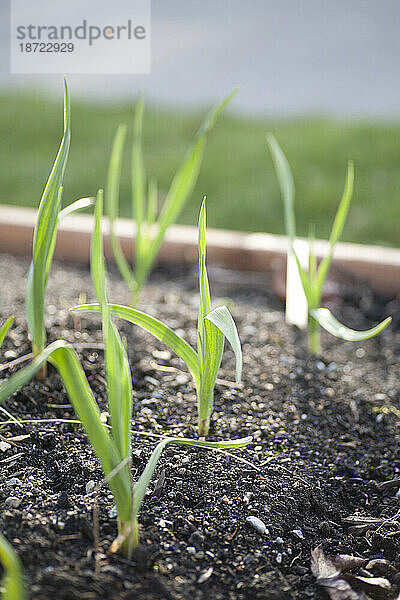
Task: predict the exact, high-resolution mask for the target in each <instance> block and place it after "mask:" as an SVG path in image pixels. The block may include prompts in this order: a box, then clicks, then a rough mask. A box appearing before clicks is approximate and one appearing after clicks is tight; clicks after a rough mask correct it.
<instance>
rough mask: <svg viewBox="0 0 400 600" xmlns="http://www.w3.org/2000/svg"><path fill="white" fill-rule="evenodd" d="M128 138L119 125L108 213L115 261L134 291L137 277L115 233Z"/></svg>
mask: <svg viewBox="0 0 400 600" xmlns="http://www.w3.org/2000/svg"><path fill="white" fill-rule="evenodd" d="M125 138H126V125H123V124H121V125H119V127H118V129H117V131H116V134H115V137H114V141H113V145H112V150H111V158H110V163H109V166H108V173H107V185H106V194H105V197H106V214H107V217H108V221H109V224H110V242H111V248H112V251H113V255H114V258H115V262H116V263H117V267H118V269H119V272H120V273H121V275H122V277H123V279H124V280H125V283H126V285H127V286H128V288H129V289H130V290H131V292H133V291H134V290H135V285H136V282H135V277H134V275H133V273H132V270H131V268H130V266H129V263H128V261H127V260H126V258H125V255H124V253H123V251H122V248H121V245H120V243H119V240H118V237H117V234H116V233H115V220H116V219H117V217H118V209H119V187H120V181H121V169H122V154H123V150H124V144H125Z"/></svg>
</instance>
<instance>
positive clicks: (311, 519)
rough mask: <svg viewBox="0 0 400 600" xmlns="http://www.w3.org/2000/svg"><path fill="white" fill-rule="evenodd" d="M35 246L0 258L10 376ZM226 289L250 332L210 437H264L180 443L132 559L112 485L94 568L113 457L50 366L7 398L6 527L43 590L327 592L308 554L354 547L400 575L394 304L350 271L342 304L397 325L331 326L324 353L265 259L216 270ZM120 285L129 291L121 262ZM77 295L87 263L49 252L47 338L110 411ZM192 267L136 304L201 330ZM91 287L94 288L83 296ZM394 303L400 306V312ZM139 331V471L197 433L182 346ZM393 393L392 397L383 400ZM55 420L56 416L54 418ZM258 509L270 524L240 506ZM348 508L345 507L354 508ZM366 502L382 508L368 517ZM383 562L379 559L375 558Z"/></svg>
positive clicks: (175, 598) (36, 590) (241, 325)
mask: <svg viewBox="0 0 400 600" xmlns="http://www.w3.org/2000/svg"><path fill="white" fill-rule="evenodd" d="M26 272H27V262H24V261H19V260H17V259H14V258H10V257H6V256H1V257H0V280H1V281H2V288H1V292H0V297H1V298H2V302H1V310H0V318H1V319H3V318H4V317H7V316H9V315H10V314H15V315H16V324H15V326H14V327H13V328H12V330H11V331H10V333H9V336H8V337H7V339H6V342H5V344H4V346H3V349H2V350H1V351H0V362H2V363H3V367H1V369H2V370H1V371H0V377H1V378H3V377H7V376H8V374H9V373H11V372H14V371H15V370H16V369H18V368H20V365H17V366H15V367H12V368H10V369H8V368H4V365H5V363H6V362H7V361H12V360H14V359H17V357H19V356H22V355H23V354H25V353H27V352H29V351H30V348H29V344H28V340H27V332H26V326H25V316H24V294H25V281H26V279H25V276H26ZM210 280H211V284H212V288H213V291H214V298H215V297H224V298H229V299H230V300H229V302H231V310H232V312H233V314H234V316H235V318H236V321H237V323H238V329H239V333H240V336H241V340H242V344H243V353H244V369H243V383H242V384H241V385H240V386H235V385H234V384H233V383H232V381H233V368H234V360H233V354H232V352H231V351H230V349H229V348H227V349H226V352H225V356H224V360H223V368H222V370H221V373H220V377H221V379H220V380H219V383H218V385H217V387H216V394H215V412H214V415H213V418H212V426H211V431H210V438H211V439H227V438H231V437H242V436H245V435H250V434H251V435H253V436H254V443H253V444H252V445H251V446H249V447H248V448H246V449H244V450H239V451H232V452H231V453H230V454H227V453H225V454H224V453H221V452H210V451H206V450H199V449H187V448H186V449H185V448H183V449H182V448H177V447H170V448H169V449H167V450H166V451H165V453H164V455H163V457H162V459H161V461H160V463H159V467H158V470H157V473H156V476H155V478H154V482H153V484H152V487H151V490H150V493H149V494H148V497H147V498H146V500H145V502H144V505H143V508H142V511H141V513H140V524H141V546H140V548H139V550H138V551H137V553H136V554H135V556H134V558H133V560H131V561H128V560H125V559H123V558H120V557H119V556H115V555H109V554H107V550H108V548H109V546H110V543H111V542H112V540H113V539H114V537H115V536H116V518H115V515H114V511H113V501H112V496H111V495H110V493H109V491H108V488H107V487H106V486H104V487H103V488H102V489H101V491H100V493H99V499H98V507H99V519H100V522H99V526H100V540H101V541H100V546H101V548H100V549H101V554H100V572H98V573H96V572H95V561H94V552H93V514H92V512H93V504H94V502H95V494H94V493H93V488H94V486H95V484H97V483H99V482H100V481H101V480H102V472H101V469H100V467H99V464H98V461H97V460H96V458H95V457H94V455H93V453H92V451H91V448H90V446H89V444H88V442H87V439H86V436H85V434H84V433H83V431H82V428H81V427H80V425H79V424H76V423H73V422H69V421H71V420H73V419H75V416H74V413H73V410H72V407H71V405H70V403H69V400H68V397H67V396H66V394H65V392H64V389H63V385H62V383H61V381H60V379H59V377H58V375H57V373H56V372H55V371H54V370H51V369H50V372H49V376H48V379H47V380H46V381H45V382H37V381H34V382H32V383H31V385H29V386H27V387H25V388H24V389H23V390H22V391H21V392H19V393H17V394H16V395H15V396H14V397H13V398H11V399H10V400H8V402H7V403H5V404H4V405H3V408H4V409H5V410H6V411H7V412H5V411H4V412H3V411H2V412H1V415H0V419H1V421H2V422H1V423H0V440H1V441H2V442H8V443H9V444H10V447H7V446H4V445H2V446H3V447H2V448H1V452H0V470H1V476H0V502H1V530H2V531H3V532H4V534H5V535H6V536H7V538H8V539H9V541H10V542H11V543H12V544H13V546H14V548H15V549H16V550H17V552H18V554H19V556H20V557H21V559H22V562H23V565H24V569H25V574H26V577H27V581H28V585H29V590H30V594H31V597H32V598H34V599H38V600H39V599H41V600H42V599H43V600H44V599H46V600H49V599H50V598H51V599H53V598H59V599H64V600H67V599H68V600H69V599H71V600H72V599H86V600H91V599H97V598H99V599H100V598H101V599H103V598H104V599H105V598H107V599H117V598H118V599H128V598H129V599H132V600H133V599H137V600H149V599H161V598H162V599H171V600H179V599H182V600H189V599H190V600H202V599H204V600H205V599H208V598H213V599H214V600H222V599H223V600H227V599H232V600H239V599H253V598H254V599H260V600H261V599H275V600H278V599H286V598H287V599H298V600H305V599H307V598H317V599H318V598H320V599H322V598H326V596H325V592H323V591H322V589H321V588H319V587H318V586H317V585H316V581H315V578H314V576H313V575H312V573H311V569H310V553H311V551H312V550H313V549H314V548H316V547H317V546H318V545H319V544H322V547H323V549H324V551H325V552H326V553H327V554H351V555H356V556H361V557H364V558H366V559H368V560H370V559H376V558H380V559H386V560H387V561H388V562H386V563H382V562H381V563H379V565H380V567H379V568H380V571H379V573H377V572H374V568H373V569H372V570H371V571H366V570H365V569H364V571H363V570H361V574H362V575H364V576H365V577H367V576H368V574H374V575H380V574H382V569H383V570H384V571H386V572H385V573H384V576H385V577H387V578H388V579H389V580H390V582H391V584H392V592H388V591H385V592H383V596H382V595H381V596H380V597H381V598H382V597H384V598H394V597H395V596H396V594H397V593H398V592H399V584H400V559H399V550H400V516H398V514H399V509H400V498H399V497H398V495H397V491H398V489H399V487H400V480H399V481H398V482H397V483H396V482H395V483H393V484H388V485H387V486H381V485H380V484H382V483H383V482H387V481H390V480H393V479H396V478H400V446H399V442H400V429H399V426H400V420H399V418H398V416H396V415H395V414H394V413H393V412H392V410H393V407H394V408H395V409H396V408H397V409H400V378H399V358H400V332H399V330H398V325H399V322H398V315H399V303H398V302H396V301H392V302H391V303H389V304H387V301H386V300H378V299H376V298H374V296H373V295H372V294H371V292H369V291H368V290H367V289H365V288H363V286H359V285H358V286H356V287H355V288H352V289H350V288H348V287H343V286H341V287H342V292H343V294H344V300H339V299H336V300H335V299H334V300H333V302H334V305H335V312H336V314H337V315H338V316H339V317H340V318H342V319H343V320H344V321H345V322H346V323H347V324H349V325H350V326H354V327H360V328H362V327H366V326H370V325H371V323H372V322H373V321H374V320H377V319H381V318H383V317H384V316H386V314H388V313H389V312H390V313H392V314H395V315H397V316H396V319H397V321H396V323H395V325H394V327H391V328H389V329H387V330H385V331H384V332H383V334H382V335H380V336H379V337H377V338H375V339H373V340H370V341H368V342H365V343H363V344H351V343H345V342H339V341H338V342H337V341H335V340H334V338H332V337H329V336H328V335H326V336H325V335H324V336H323V338H322V339H323V347H324V351H323V354H322V356H321V357H319V358H318V359H313V358H311V357H310V356H309V354H308V351H307V347H306V340H305V336H304V334H303V333H302V332H299V331H297V330H295V329H291V328H289V327H287V326H286V325H285V322H284V319H283V313H282V306H281V303H280V301H279V300H277V299H276V298H275V297H274V296H273V294H272V292H271V282H270V281H269V279H268V278H264V277H263V278H261V276H260V275H249V274H238V273H231V272H227V271H224V270H220V269H210ZM109 290H110V294H109V295H110V299H111V300H114V301H117V302H120V303H124V302H127V301H128V295H127V292H126V289H125V287H124V285H123V284H122V283H121V282H120V280H119V277H118V276H117V275H116V274H111V275H110V285H109ZM81 293H85V294H87V298H88V300H92V299H94V294H93V289H92V285H91V282H90V277H89V274H88V272H87V271H84V270H77V269H76V268H74V267H70V266H65V265H63V266H61V265H57V264H56V265H54V267H53V269H52V273H51V275H50V278H49V290H48V296H47V324H48V337H49V341H51V340H53V339H57V338H59V337H62V338H64V339H67V340H69V341H71V342H73V343H74V344H75V347H76V349H77V351H78V353H79V355H80V357H81V359H82V364H83V366H84V368H85V371H86V374H87V376H88V379H89V381H90V384H91V386H92V389H93V391H94V394H95V396H96V398H97V400H98V402H99V404H100V406H101V409H102V410H103V411H106V410H107V405H106V402H105V397H106V392H105V387H104V369H103V351H102V334H101V330H100V324H99V319H98V318H96V317H89V316H86V317H85V318H81V319H77V318H75V321H74V320H73V319H72V317H71V315H70V314H68V312H67V307H69V306H71V305H72V304H75V303H77V302H78V301H79V295H80V294H81ZM197 297H198V296H197V282H196V270H195V269H187V268H186V269H180V270H178V269H171V268H170V269H169V270H164V271H163V270H158V271H157V272H156V273H155V274H154V275H153V277H152V281H151V283H150V285H149V286H148V288H147V289H146V290H145V292H144V294H143V298H142V307H143V309H145V310H146V311H148V312H149V313H151V314H153V315H155V316H157V317H159V318H161V319H162V320H164V321H165V322H166V323H168V324H169V325H170V326H172V327H173V328H175V329H179V330H180V331H181V332H182V333H183V334H184V335H185V337H186V339H187V340H188V341H191V342H192V343H193V344H194V343H195V331H196V330H195V327H196V319H197V309H196V304H197ZM81 299H82V297H81ZM396 319H395V320H396ZM118 324H119V326H120V329H121V331H122V333H123V335H124V336H126V338H127V342H128V351H129V356H130V361H131V365H132V371H133V378H134V404H135V413H134V419H133V425H132V427H133V431H134V435H133V448H134V462H133V467H134V476H137V475H138V474H139V473H140V472H141V470H142V469H143V468H144V465H145V464H146V460H147V458H148V456H149V455H150V452H151V450H152V448H153V447H154V445H155V442H156V439H155V438H154V437H151V436H150V435H148V434H151V433H152V434H158V435H160V434H179V435H185V436H196V431H195V424H196V406H195V396H194V389H193V385H192V381H191V379H190V377H189V375H188V373H187V371H186V368H185V367H184V365H183V364H182V363H181V361H180V360H179V359H177V358H175V356H174V355H171V353H169V351H168V350H167V349H166V347H165V346H164V345H163V344H162V343H160V342H158V341H157V340H154V338H152V337H151V336H150V335H147V334H146V333H145V332H143V331H141V330H140V329H138V328H134V327H133V326H131V325H129V324H127V323H122V322H119V323H118ZM382 409H384V410H385V411H386V412H377V411H382ZM55 419H59V420H60V421H59V422H55V421H54V420H55ZM249 516H256V517H258V518H259V519H261V520H262V521H263V522H264V524H265V525H266V527H267V531H266V532H265V533H259V532H258V531H257V530H255V529H254V528H253V527H252V526H251V525H250V524H249V522H248V521H247V520H246V519H247V517H249ZM350 516H352V517H354V519H353V522H352V523H349V522H348V521H347V520H346V518H348V517H350ZM365 517H374V518H375V519H376V520H375V521H372V522H366V521H365ZM375 569H377V567H376V568H375Z"/></svg>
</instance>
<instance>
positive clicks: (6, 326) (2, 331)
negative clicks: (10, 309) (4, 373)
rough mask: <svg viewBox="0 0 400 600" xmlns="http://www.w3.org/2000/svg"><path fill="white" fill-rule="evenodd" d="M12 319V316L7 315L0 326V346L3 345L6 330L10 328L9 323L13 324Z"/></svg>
mask: <svg viewBox="0 0 400 600" xmlns="http://www.w3.org/2000/svg"><path fill="white" fill-rule="evenodd" d="M13 321H14V317H9V318H8V319H7V321H6V322H5V323H4V325H3V326H2V327H0V348H1V347H2V345H3V342H4V338H5V337H6V335H7V333H8V330H9V329H10V327H11V325H12V324H13Z"/></svg>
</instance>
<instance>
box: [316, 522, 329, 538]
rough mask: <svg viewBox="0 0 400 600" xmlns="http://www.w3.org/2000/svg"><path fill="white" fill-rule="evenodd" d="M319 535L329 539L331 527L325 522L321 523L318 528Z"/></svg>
mask: <svg viewBox="0 0 400 600" xmlns="http://www.w3.org/2000/svg"><path fill="white" fill-rule="evenodd" d="M318 530H319V533H320V534H321V535H323V536H324V537H329V535H330V534H331V526H330V525H329V523H327V521H322V523H321V525H320V526H319V527H318Z"/></svg>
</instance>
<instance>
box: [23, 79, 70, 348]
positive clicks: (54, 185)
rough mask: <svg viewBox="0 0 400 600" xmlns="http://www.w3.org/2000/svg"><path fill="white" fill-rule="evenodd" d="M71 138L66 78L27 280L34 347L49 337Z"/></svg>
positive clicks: (40, 346)
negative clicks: (48, 310) (48, 299)
mask: <svg viewBox="0 0 400 600" xmlns="http://www.w3.org/2000/svg"><path fill="white" fill-rule="evenodd" d="M70 140H71V109H70V101H69V94H68V86H67V82H66V81H65V82H64V133H63V137H62V140H61V143H60V147H59V149H58V153H57V156H56V158H55V161H54V164H53V167H52V170H51V172H50V175H49V178H48V180H47V183H46V186H45V189H44V191H43V194H42V198H41V200H40V204H39V210H38V215H37V219H36V225H35V231H34V236H33V252H32V254H33V258H32V263H31V267H30V270H29V275H28V283H27V294H26V301H27V320H28V327H29V330H30V333H31V336H32V345H33V348H34V351H36V350H37V351H40V350H41V349H42V348H43V347H44V345H45V340H46V332H45V327H44V301H45V293H46V285H47V277H48V274H49V269H50V265H51V260H52V257H53V253H54V248H55V242H56V234H57V224H58V220H59V212H60V205H61V195H62V181H63V177H64V172H65V168H66V164H67V160H68V153H69V146H70Z"/></svg>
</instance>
